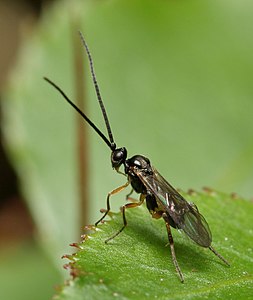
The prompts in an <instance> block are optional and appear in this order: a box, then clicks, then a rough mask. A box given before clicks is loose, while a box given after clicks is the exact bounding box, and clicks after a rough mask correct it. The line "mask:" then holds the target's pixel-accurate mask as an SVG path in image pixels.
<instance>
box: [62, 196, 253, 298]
mask: <svg viewBox="0 0 253 300" xmlns="http://www.w3.org/2000/svg"><path fill="white" fill-rule="evenodd" d="M185 196H186V197H187V199H188V200H189V201H191V202H194V203H195V204H196V205H197V206H198V208H199V210H200V211H201V212H202V213H203V214H204V215H205V217H206V219H207V220H208V223H209V225H210V227H211V230H212V234H213V244H212V245H213V246H214V248H216V250H217V251H218V252H219V253H220V254H222V255H223V256H224V257H225V258H226V259H227V260H228V261H229V262H230V263H231V267H228V266H226V265H225V264H224V263H223V262H222V261H221V260H219V258H218V257H216V256H215V255H214V254H213V253H212V252H211V251H209V250H208V249H205V248H201V247H199V246H197V245H195V244H194V243H192V242H191V241H190V240H189V239H188V238H186V237H185V236H184V235H183V234H180V233H179V232H177V231H176V230H174V231H173V236H174V243H175V250H176V256H177V260H178V263H179V265H180V267H181V270H182V272H183V274H184V276H185V283H184V284H182V283H181V282H180V280H179V278H178V276H177V274H176V271H175V268H174V265H173V263H172V260H171V254H170V247H166V244H167V242H168V241H167V233H166V228H165V225H164V222H163V221H162V220H161V219H160V220H153V219H152V218H151V216H150V215H149V213H148V211H147V209H146V208H145V206H142V207H139V208H135V209H129V210H128V211H127V220H128V226H127V227H126V229H125V230H124V231H123V232H122V233H121V234H120V235H119V236H118V237H116V238H115V239H113V240H112V241H111V242H109V243H108V244H105V243H104V241H105V239H107V238H108V237H110V236H111V235H112V234H113V233H115V232H116V231H117V230H119V228H121V226H122V215H121V214H120V213H117V214H116V213H113V214H111V217H112V219H111V220H109V221H106V222H105V223H104V224H102V225H99V226H98V228H97V229H94V232H91V233H89V234H88V235H85V236H84V240H83V241H82V242H81V243H79V244H74V245H75V246H76V247H78V248H79V250H78V251H77V253H75V254H73V255H72V256H68V258H69V259H70V263H69V264H68V265H67V266H68V267H69V268H70V271H71V273H72V275H73V277H74V279H71V280H70V281H69V282H68V284H67V285H66V286H65V287H63V289H62V290H61V292H60V293H59V295H58V297H57V299H112V298H113V296H115V298H116V299H203V298H205V297H208V299H250V297H251V296H252V284H253V274H252V270H253V268H252V266H253V259H252V252H253V249H252V238H253V230H252V222H251V218H252V214H253V205H252V202H249V201H245V200H243V199H235V197H234V198H233V197H231V196H228V195H225V194H222V193H218V192H215V191H212V192H210V191H209V192H208V193H191V195H185Z"/></svg>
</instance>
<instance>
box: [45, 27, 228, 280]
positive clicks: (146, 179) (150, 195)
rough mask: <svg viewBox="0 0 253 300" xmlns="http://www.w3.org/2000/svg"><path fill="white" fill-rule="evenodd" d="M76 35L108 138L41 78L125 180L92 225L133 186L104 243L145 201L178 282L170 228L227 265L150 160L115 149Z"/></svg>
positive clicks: (201, 222) (203, 224)
mask: <svg viewBox="0 0 253 300" xmlns="http://www.w3.org/2000/svg"><path fill="white" fill-rule="evenodd" d="M79 34H80V38H81V42H82V44H83V46H84V49H85V52H86V54H87V57H88V61H89V66H90V72H91V77H92V81H93V84H94V88H95V92H96V96H97V100H98V103H99V106H100V109H101V111H102V114H103V118H104V122H105V125H106V129H107V134H108V137H106V136H105V135H104V134H103V132H102V131H101V130H100V129H99V128H98V127H97V126H96V125H95V124H94V123H93V122H92V121H91V120H90V119H89V118H88V117H87V116H86V114H85V113H84V112H83V111H81V110H80V109H79V108H78V107H77V106H76V105H75V104H74V103H73V102H72V101H71V100H70V99H69V98H68V97H67V95H66V94H65V93H64V92H63V90H62V89H61V88H60V87H59V86H57V85H56V84H55V83H54V82H52V81H51V80H50V79H48V78H46V77H44V79H45V80H46V81H47V82H48V83H49V84H51V85H52V86H53V87H54V88H55V89H56V90H58V92H59V93H60V94H61V95H62V96H63V98H64V99H65V100H66V101H67V102H68V103H69V104H70V105H71V106H72V107H73V108H74V109H75V110H76V111H77V112H78V113H79V114H80V115H81V116H82V117H83V119H84V120H85V121H86V122H87V123H88V124H89V125H90V126H91V127H92V128H93V129H94V130H95V131H96V133H97V134H98V135H99V136H100V137H101V138H102V140H103V141H104V142H105V143H106V144H107V146H108V147H109V148H110V150H111V165H112V168H113V169H115V170H116V171H117V172H118V173H120V174H123V175H125V176H126V177H127V182H126V183H125V184H123V185H122V186H120V187H118V188H116V189H114V190H113V191H111V192H110V193H108V195H107V200H106V210H105V211H104V214H103V216H102V217H101V218H100V219H99V220H98V221H97V222H96V223H95V226H97V225H98V224H99V223H100V222H102V221H103V220H104V218H105V217H106V215H107V214H108V213H109V211H110V209H111V208H110V197H111V196H112V195H114V194H116V193H119V192H121V191H122V190H124V189H125V188H126V187H127V186H129V185H131V186H132V192H133V191H135V192H136V193H137V194H140V197H139V200H138V201H132V202H128V203H127V204H125V205H123V207H122V217H123V226H122V228H121V229H120V230H119V231H117V232H116V233H115V234H114V235H113V236H111V237H110V238H108V239H107V240H106V241H105V242H106V243H107V242H109V241H110V240H112V239H113V238H115V237H116V236H118V235H119V234H120V233H121V232H122V231H123V230H124V229H125V227H126V226H127V218H126V210H127V209H129V208H135V207H138V206H140V205H142V204H143V203H144V201H146V206H147V209H148V210H149V212H150V214H151V216H152V217H153V218H155V219H159V218H163V220H164V222H165V226H166V230H167V234H168V240H169V245H170V250H171V256H172V261H173V264H174V266H175V269H176V272H177V274H178V276H179V278H180V280H181V282H184V276H183V273H182V272H181V269H180V267H179V264H178V262H177V258H176V253H175V249H174V241H173V237H172V232H171V227H173V228H176V229H178V230H181V231H183V232H184V233H185V234H186V235H187V236H188V237H189V238H190V239H191V240H192V241H194V242H195V243H196V244H197V245H199V246H201V247H204V248H209V249H210V250H211V251H212V252H213V253H214V254H215V255H216V256H217V257H219V258H220V259H221V260H222V261H223V262H224V263H225V264H226V265H228V266H229V263H228V261H227V260H226V259H225V258H224V257H223V256H221V255H220V254H219V253H218V252H217V251H216V250H215V249H214V248H213V246H212V245H211V243H212V234H211V231H210V228H209V226H208V223H207V221H206V220H205V218H204V217H203V216H202V215H201V213H200V212H199V210H198V208H197V206H196V205H195V204H193V203H190V202H188V201H187V200H186V199H185V198H184V197H183V196H182V195H180V194H179V192H178V191H177V190H176V189H175V188H173V187H172V186H171V185H170V183H169V182H168V181H167V180H166V179H165V178H164V177H163V176H162V175H161V174H160V173H159V172H158V171H157V170H156V169H155V168H154V167H153V166H152V164H151V162H150V160H149V159H148V158H147V157H145V156H143V155H134V156H133V157H131V158H127V149H126V148H125V147H120V148H118V147H117V146H116V143H115V141H114V138H113V134H112V130H111V126H110V123H109V119H108V116H107V113H106V109H105V106H104V102H103V100H102V97H101V93H100V89H99V85H98V82H97V79H96V75H95V70H94V66H93V60H92V56H91V53H90V50H89V48H88V45H87V43H86V41H85V39H84V37H83V35H82V33H81V32H79ZM121 166H123V167H124V172H122V171H120V167H121ZM129 195H130V194H129ZM129 195H128V196H127V198H129V199H131V198H130V197H129Z"/></svg>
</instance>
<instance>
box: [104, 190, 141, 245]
mask: <svg viewBox="0 0 253 300" xmlns="http://www.w3.org/2000/svg"><path fill="white" fill-rule="evenodd" d="M145 198H146V195H145V194H141V195H140V199H139V202H131V203H127V204H125V205H123V206H122V216H123V227H122V228H121V229H120V230H119V231H117V232H116V233H115V234H114V235H113V236H111V237H109V238H108V239H107V240H106V241H105V243H108V242H109V241H110V240H112V239H114V238H115V237H116V236H118V235H119V234H120V233H121V232H122V231H123V230H124V229H125V227H126V226H127V219H126V213H125V211H126V209H127V208H134V207H137V206H140V205H142V204H143V202H144V200H145Z"/></svg>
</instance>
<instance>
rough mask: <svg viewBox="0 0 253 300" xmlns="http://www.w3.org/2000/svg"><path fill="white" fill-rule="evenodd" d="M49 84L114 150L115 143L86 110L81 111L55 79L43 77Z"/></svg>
mask: <svg viewBox="0 0 253 300" xmlns="http://www.w3.org/2000/svg"><path fill="white" fill-rule="evenodd" d="M43 78H44V79H45V80H46V81H47V82H48V83H49V84H51V85H52V86H53V87H54V88H55V89H56V90H57V91H58V92H59V93H60V94H61V95H62V96H63V98H64V99H65V100H66V101H67V102H68V103H69V104H70V105H71V106H72V107H73V108H74V109H75V110H76V111H77V112H78V113H79V114H80V115H81V116H82V117H83V118H84V120H85V121H86V122H87V123H88V124H89V125H90V126H91V127H92V128H93V129H94V130H95V131H96V132H97V134H98V135H99V136H100V137H101V138H102V139H103V140H104V141H105V143H106V144H107V145H108V146H109V148H110V149H111V150H114V148H113V147H114V146H113V144H112V143H111V142H110V141H109V140H108V138H107V137H106V136H105V135H104V134H103V132H102V131H100V130H99V129H98V127H97V126H96V125H95V124H94V123H93V122H92V121H91V120H90V119H89V118H88V117H87V116H86V115H85V113H84V112H82V111H81V109H80V108H78V107H77V106H76V105H75V104H74V103H73V102H72V101H71V100H70V99H69V98H68V96H67V95H66V94H65V93H64V92H63V90H62V89H61V88H60V87H59V86H58V85H56V84H55V83H54V82H53V81H51V80H50V79H48V78H47V77H43Z"/></svg>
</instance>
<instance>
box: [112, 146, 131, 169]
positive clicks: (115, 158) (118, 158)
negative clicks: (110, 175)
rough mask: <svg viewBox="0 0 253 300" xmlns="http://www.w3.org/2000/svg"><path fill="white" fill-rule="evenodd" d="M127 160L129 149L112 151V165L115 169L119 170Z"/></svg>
mask: <svg viewBox="0 0 253 300" xmlns="http://www.w3.org/2000/svg"><path fill="white" fill-rule="evenodd" d="M126 158H127V149H126V148H125V147H122V148H118V149H115V150H113V151H112V154H111V163H112V167H113V168H114V169H118V168H119V167H120V166H121V165H122V164H124V163H125V161H126Z"/></svg>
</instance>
